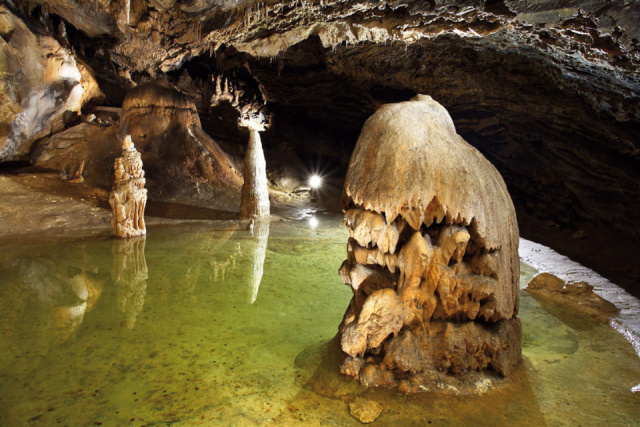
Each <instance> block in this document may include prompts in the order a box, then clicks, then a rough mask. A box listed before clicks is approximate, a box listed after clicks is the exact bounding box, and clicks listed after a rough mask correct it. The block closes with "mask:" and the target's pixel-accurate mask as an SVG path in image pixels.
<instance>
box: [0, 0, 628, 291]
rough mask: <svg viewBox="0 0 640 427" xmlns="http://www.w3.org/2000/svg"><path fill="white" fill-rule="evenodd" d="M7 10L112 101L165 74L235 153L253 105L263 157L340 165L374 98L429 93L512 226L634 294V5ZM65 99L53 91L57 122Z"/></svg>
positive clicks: (70, 1)
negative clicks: (262, 122)
mask: <svg viewBox="0 0 640 427" xmlns="http://www.w3.org/2000/svg"><path fill="white" fill-rule="evenodd" d="M5 3H6V5H7V6H5V8H6V10H9V11H10V12H9V13H10V15H11V16H12V17H13V18H11V19H12V20H13V21H15V19H18V18H15V17H19V20H20V22H22V23H23V24H19V23H18V24H16V23H14V24H12V25H13V27H15V28H16V30H11V29H3V30H2V39H3V42H4V43H5V45H9V46H17V45H16V43H18V41H17V40H18V39H23V38H24V37H26V36H23V35H21V34H23V33H21V32H20V31H21V30H20V31H19V27H20V28H22V27H25V28H27V29H28V30H29V31H30V32H31V33H32V34H38V35H39V36H38V37H39V38H40V39H39V40H41V41H42V40H44V39H45V38H47V40H53V41H55V42H56V43H58V44H60V45H61V46H63V51H64V52H67V53H66V55H72V58H70V59H74V58H75V59H74V60H75V61H76V63H77V64H79V63H80V60H82V61H84V62H85V63H86V64H87V65H88V66H89V67H91V69H93V70H94V76H95V78H96V80H97V81H98V83H99V84H100V88H101V89H102V91H103V92H104V93H105V95H106V99H105V102H106V103H107V104H109V105H111V106H115V107H119V106H120V105H121V103H122V101H123V99H124V97H125V96H126V94H127V92H128V91H129V90H130V89H131V88H133V87H135V86H136V85H138V84H140V83H144V82H148V81H151V80H153V79H154V78H157V77H163V78H167V79H169V80H170V81H171V83H173V84H174V85H176V87H178V88H179V90H180V91H182V92H183V93H184V94H186V95H188V96H190V97H191V98H192V100H193V102H194V105H195V106H196V108H197V110H198V113H199V114H200V117H201V118H202V126H203V128H204V130H205V131H206V132H207V133H209V134H210V135H214V136H215V137H216V139H227V140H228V141H230V143H231V144H232V145H233V144H235V145H236V146H238V145H240V144H242V145H244V141H246V138H247V135H246V134H243V133H242V131H239V130H238V129H237V118H238V114H240V113H241V112H242V110H243V108H245V107H247V106H249V105H252V107H250V109H253V108H254V107H255V106H266V108H267V109H268V110H269V111H270V112H272V113H273V124H272V126H271V127H270V129H269V130H268V131H266V132H264V134H263V135H261V136H262V140H263V144H264V148H265V154H266V157H267V164H269V152H270V151H271V150H274V151H275V150H276V149H277V150H282V149H287V150H293V151H295V152H296V153H298V154H300V156H301V157H302V158H303V159H305V158H308V157H317V156H324V157H325V158H328V159H330V160H331V161H333V163H334V164H337V165H341V166H342V167H343V168H344V167H345V166H346V163H347V161H348V157H349V154H350V153H351V151H352V149H353V147H354V146H355V141H356V139H357V136H358V134H359V131H360V129H361V128H362V125H363V124H364V122H365V120H366V119H367V117H369V116H370V115H371V114H372V113H374V111H375V110H376V109H377V108H378V107H380V106H381V105H383V104H385V103H388V102H398V101H406V100H408V99H410V98H411V97H412V96H414V95H415V94H417V93H426V94H430V95H431V96H432V97H433V98H434V99H436V100H437V101H438V102H440V103H442V105H444V106H445V107H446V108H447V109H448V110H449V111H450V113H451V115H452V117H453V120H454V122H455V124H456V128H457V130H458V132H459V133H460V134H461V135H462V136H463V137H464V138H465V139H466V140H467V141H468V142H469V143H471V144H472V145H473V146H475V147H476V148H478V149H479V150H480V151H481V152H482V153H483V154H484V155H485V156H486V157H487V158H488V159H489V160H490V161H491V162H492V163H493V164H494V165H495V166H496V168H497V169H498V170H499V171H500V173H501V174H502V175H503V177H504V178H505V181H506V183H507V186H508V188H509V191H510V193H511V195H512V198H513V201H514V204H515V206H516V210H517V212H518V216H519V219H520V224H521V232H522V234H523V235H524V236H525V237H528V238H531V239H533V240H536V241H540V242H541V243H545V244H547V245H550V246H552V247H554V248H555V249H556V250H558V251H560V252H562V253H566V254H567V255H570V256H572V257H574V258H576V259H577V260H578V261H581V262H583V263H585V264H587V265H589V266H591V267H593V268H595V269H596V270H598V271H599V272H601V273H603V274H604V275H606V276H608V277H609V278H611V279H613V280H614V281H615V282H617V283H620V284H622V285H625V286H627V287H628V288H629V289H631V290H634V289H635V292H636V293H638V292H640V291H638V290H637V280H638V278H639V277H640V266H639V265H638V264H637V263H636V262H634V260H635V259H637V257H638V256H640V249H639V248H638V245H637V244H635V242H637V240H638V238H639V237H640V236H639V234H638V233H639V232H638V230H639V227H638V224H640V213H639V212H640V206H639V202H638V200H640V185H636V184H637V183H638V182H639V181H640V162H639V153H640V147H639V145H638V144H639V143H638V138H637V136H636V135H638V134H640V109H639V105H640V104H639V102H640V79H639V78H638V75H639V64H640V55H639V44H638V43H639V39H640V26H639V25H638V22H640V6H638V4H637V2H629V1H623V0H612V1H608V2H606V3H603V2H599V1H586V0H558V1H549V0H531V1H520V0H458V1H447V2H444V1H439V0H434V1H413V0H392V1H385V2H379V1H371V0H349V1H336V0H310V1H304V2H301V1H273V0H268V1H265V2H257V1H250V0H241V1H237V2H236V1H233V2H232V1H229V0H216V1H207V2H205V1H188V2H187V1H183V2H180V1H174V0H167V1H164V0H163V1H145V0H131V1H126V2H125V1H118V2H110V1H105V0H93V1H88V2H80V1H77V0H49V1H46V2H45V1H43V0H31V1H29V2H27V1H18V0H13V1H8V2H5ZM6 16H8V15H6V13H4V14H3V17H6ZM13 21H12V22H13ZM7 28H9V27H7ZM14 39H15V40H14ZM25 40H26V39H25ZM34 43H35V42H34ZM31 44H32V45H34V46H35V44H33V43H31ZM3 46H4V45H3ZM38 49H40V48H38ZM5 51H6V49H5ZM11 55H15V53H12V54H11ZM57 55H63V54H62V51H59V53H58V54H57ZM63 56H64V55H63ZM5 57H10V56H5ZM38 61H40V60H38ZM65 61H66V60H65ZM68 62H69V63H71V61H70V60H69V61H68ZM7 63H8V64H13V63H16V64H23V65H18V68H20V67H26V66H27V65H26V62H24V63H23V62H19V61H18V62H11V61H8V62H7ZM74 73H75V72H74ZM14 75H15V76H18V74H15V73H14ZM74 75H75V76H76V77H74V79H72V80H69V81H68V82H67V83H65V84H66V85H67V86H69V85H73V84H74V82H76V81H77V79H78V78H77V75H76V74H74ZM18 77H19V76H18ZM20 78H22V77H20ZM67 86H65V87H67ZM40 87H42V85H41V86H40ZM72 87H73V86H70V87H67V89H65V92H64V93H66V92H69V91H70V90H71V88H72ZM3 92H4V93H3V95H2V96H5V97H10V95H8V94H9V92H8V89H6V86H5V89H3ZM27 92H28V91H27V90H25V93H27ZM25 97H26V94H25V95H24V96H23V97H21V98H20V99H22V100H24V99H27V98H25ZM16 99H17V98H16ZM34 99H36V98H34ZM37 99H40V98H37ZM65 99H66V95H64V94H63V95H60V96H57V95H56V100H57V101H56V105H58V106H57V107H56V108H55V114H54V115H57V116H60V115H62V113H61V111H62V110H64V111H67V109H65V108H63V107H61V105H63V104H64V103H65V102H66V101H65ZM12 102H13V101H12ZM20 102H24V101H20ZM13 105H18V103H16V102H13ZM20 105H22V104H20ZM12 111H17V110H16V109H15V108H14V109H13V110H12ZM38 111H40V110H38ZM71 111H73V109H71ZM11 114H14V113H11ZM47 117H49V116H47ZM52 117H53V116H52ZM10 120H13V119H10ZM47 120H48V119H47ZM6 123H9V122H3V128H2V129H3V131H2V132H3V133H4V134H9V133H10V132H13V131H10V129H13V127H12V126H13V125H7V124H6ZM38 123H39V121H38ZM43 123H46V120H45V121H44V122H43ZM45 128H46V129H45V130H44V131H43V133H40V131H37V132H36V133H37V134H38V135H40V136H38V137H41V136H44V135H46V134H47V133H48V132H50V131H49V130H48V129H49V125H46V126H45ZM34 129H35V128H34ZM56 129H58V127H56ZM3 137H4V135H3ZM34 138H37V137H34ZM31 140H32V139H29V138H27V139H25V140H22V139H21V142H20V144H19V145H20V148H18V145H17V143H16V142H13V143H11V144H9V145H10V146H11V148H10V151H11V152H12V153H13V154H11V157H4V158H5V159H9V158H13V159H24V158H26V155H27V153H28V151H29V147H30V146H31V145H30V144H31V143H30V142H28V141H31ZM14 141H16V140H15V139H14ZM24 141H27V142H24ZM134 141H135V138H134ZM23 144H24V145H23ZM225 149H226V147H225ZM7 152H8V151H7ZM145 164H146V162H145ZM88 167H90V165H89V164H85V168H88ZM268 167H269V166H268ZM151 175H153V174H152V173H150V174H149V177H151ZM150 190H151V188H150ZM593 248H602V250H597V251H596V250H593Z"/></svg>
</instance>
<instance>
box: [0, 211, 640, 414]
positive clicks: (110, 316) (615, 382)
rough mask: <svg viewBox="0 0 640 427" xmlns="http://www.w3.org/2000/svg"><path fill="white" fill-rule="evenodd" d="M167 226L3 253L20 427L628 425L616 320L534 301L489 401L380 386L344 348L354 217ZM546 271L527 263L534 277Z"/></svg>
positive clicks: (2, 285)
mask: <svg viewBox="0 0 640 427" xmlns="http://www.w3.org/2000/svg"><path fill="white" fill-rule="evenodd" d="M315 218H316V219H317V225H315V226H314V225H313V223H312V222H311V221H308V220H304V221H279V222H272V223H271V224H261V223H259V224H257V225H256V228H255V230H254V233H253V235H252V234H251V232H250V231H247V230H245V229H244V227H241V225H240V224H239V223H238V222H237V221H215V222H210V221H207V222H203V221H200V222H190V223H175V224H156V225H154V224H151V225H150V226H149V230H148V235H147V236H146V238H142V239H129V240H116V239H112V238H110V237H108V236H105V235H102V236H98V237H95V236H93V237H91V236H86V237H84V238H75V239H65V240H63V241H59V240H57V241H56V239H53V238H48V237H43V238H42V239H40V241H38V242H33V243H28V242H24V241H21V242H20V243H18V240H15V239H12V238H10V237H5V238H3V239H2V241H1V242H0V278H1V279H2V280H1V282H0V309H1V310H2V313H3V316H2V317H1V318H0V419H1V420H2V424H4V425H24V424H33V425H53V424H57V423H58V424H62V425H100V424H102V425H125V424H126V425H165V424H173V423H177V424H180V425H198V424H202V425H266V424H274V425H290V424H302V423H304V424H305V425H357V424H359V421H357V420H356V419H355V418H353V417H352V416H351V415H350V414H349V403H351V402H353V401H354V399H356V398H357V397H362V398H365V399H367V400H370V401H376V402H379V403H380V404H381V405H382V406H383V408H384V409H383V412H382V414H381V416H380V417H379V418H378V420H377V421H376V422H375V424H377V425H426V424H433V425H461V424H462V425H468V424H481V425H489V424H492V425H506V424H509V425H514V424H517V425H543V424H548V425H603V424H607V425H622V424H633V423H635V422H637V420H638V419H640V405H639V404H638V403H639V401H638V396H637V395H636V394H634V393H632V392H631V388H632V387H633V386H635V385H636V384H637V383H638V382H639V380H640V360H639V359H638V356H637V354H636V353H635V351H634V349H633V347H632V346H631V344H629V342H628V341H626V340H625V339H624V337H623V336H622V335H621V334H619V333H618V332H616V331H614V330H613V329H612V328H611V327H610V326H609V325H608V324H607V323H604V322H601V321H600V322H599V321H597V320H595V319H593V317H592V316H589V315H587V314H585V313H582V312H578V311H575V310H572V309H570V308H568V307H565V306H562V305H561V304H553V303H549V302H543V301H538V300H536V299H534V298H533V297H531V296H529V295H528V294H527V293H526V292H523V293H522V299H521V309H520V318H521V320H522V324H523V355H524V362H523V363H522V364H521V365H520V366H519V368H517V369H516V370H515V372H514V374H513V375H512V377H511V378H510V379H509V380H508V381H502V382H501V381H498V380H494V381H493V382H494V384H495V387H494V388H493V389H490V390H489V391H487V392H484V393H482V394H479V395H465V394H458V393H455V392H454V391H452V390H431V391H426V392H424V393H419V394H416V395H402V394H399V393H398V392H396V391H395V390H391V389H368V390H367V389H365V388H363V387H362V386H360V385H359V383H357V382H355V381H352V380H350V379H347V378H344V377H342V376H340V375H339V373H338V365H339V357H340V356H339V352H338V349H337V347H336V343H335V341H334V340H333V338H334V336H335V334H336V331H337V326H338V324H339V323H340V321H341V319H342V315H343V313H344V310H345V309H346V307H347V305H348V302H349V299H350V297H351V291H350V290H349V289H348V288H347V287H346V286H344V285H343V284H342V282H341V280H340V277H339V275H338V274H337V270H338V267H339V266H340V264H341V262H342V260H343V259H344V257H345V243H346V241H347V237H348V233H347V231H346V230H345V228H344V226H343V225H342V221H341V216H338V215H331V214H321V213H317V214H316V217H315ZM534 273H535V270H534V269H533V268H531V267H528V266H527V265H525V264H523V268H522V274H521V281H522V283H523V284H524V283H526V282H528V280H529V279H530V277H531V276H532V275H533V274H534Z"/></svg>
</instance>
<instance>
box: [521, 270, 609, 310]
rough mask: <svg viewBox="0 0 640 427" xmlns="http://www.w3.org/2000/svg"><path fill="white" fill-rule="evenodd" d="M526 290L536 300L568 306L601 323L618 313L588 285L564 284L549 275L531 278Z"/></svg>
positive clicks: (585, 283) (568, 282) (578, 283)
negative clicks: (545, 300) (589, 315)
mask: <svg viewBox="0 0 640 427" xmlns="http://www.w3.org/2000/svg"><path fill="white" fill-rule="evenodd" d="M526 290H527V292H529V293H530V294H532V295H534V296H535V297H536V298H542V299H547V300H550V301H554V302H555V303H560V304H567V305H570V306H572V307H575V308H577V309H579V310H583V311H585V312H587V313H589V314H591V315H592V316H594V318H597V319H600V320H602V321H608V320H609V318H610V317H611V316H614V315H616V314H618V312H619V311H620V310H618V309H617V308H616V306H615V305H614V304H612V303H611V302H609V301H607V300H605V299H604V298H602V297H600V296H599V295H597V294H595V293H594V292H593V286H591V285H590V284H589V283H587V282H574V281H571V280H570V281H567V282H565V281H564V280H562V279H560V278H559V277H556V276H554V275H553V274H551V273H540V274H538V275H536V276H535V277H533V278H532V279H531V281H530V282H529V284H528V285H527V287H526Z"/></svg>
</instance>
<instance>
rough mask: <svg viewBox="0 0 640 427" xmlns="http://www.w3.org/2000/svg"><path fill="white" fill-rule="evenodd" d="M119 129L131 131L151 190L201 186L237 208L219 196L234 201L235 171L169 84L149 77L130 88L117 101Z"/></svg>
mask: <svg viewBox="0 0 640 427" xmlns="http://www.w3.org/2000/svg"><path fill="white" fill-rule="evenodd" d="M118 135H119V138H124V136H125V135H131V138H132V141H133V142H134V144H135V146H136V147H137V149H138V150H139V151H140V153H141V154H142V159H143V161H144V164H145V171H146V172H147V177H148V179H149V180H150V183H151V185H150V187H149V189H150V191H152V193H153V194H156V195H162V196H164V197H172V198H181V197H183V195H184V193H185V187H189V188H192V187H198V188H199V187H200V186H203V187H204V188H207V192H208V193H209V196H210V199H211V203H212V204H213V205H214V206H219V207H221V208H222V207H224V208H226V210H232V209H234V210H235V209H238V206H237V204H236V205H235V206H233V207H230V206H229V207H228V206H224V205H223V204H222V202H225V200H224V199H227V200H233V201H234V202H235V203H237V201H238V197H237V195H238V192H239V189H240V184H241V182H242V181H241V180H242V177H241V174H240V171H239V170H238V168H237V166H236V164H235V162H234V161H233V160H232V159H231V158H230V157H229V156H228V155H227V154H226V153H225V152H224V151H223V150H222V149H221V148H220V146H219V145H218V144H217V143H216V142H215V141H214V140H213V139H212V138H211V137H210V136H209V135H207V134H206V133H205V132H204V131H203V130H202V127H201V124H200V117H199V115H198V111H197V110H196V107H195V105H194V103H193V101H192V100H191V99H190V98H188V97H187V96H185V95H183V94H181V93H180V92H178V91H177V90H176V89H174V88H173V87H172V86H171V85H170V84H168V83H166V82H163V81H154V82H150V83H145V84H142V85H139V86H137V87H135V88H134V89H132V90H131V91H129V93H128V94H127V96H126V98H125V99H124V101H123V103H122V115H121V118H120V124H119V126H118ZM216 196H218V197H216ZM221 196H222V197H221ZM204 197H205V196H203V198H204ZM226 203H229V202H228V201H227V202H226Z"/></svg>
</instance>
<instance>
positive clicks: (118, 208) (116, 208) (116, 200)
mask: <svg viewBox="0 0 640 427" xmlns="http://www.w3.org/2000/svg"><path fill="white" fill-rule="evenodd" d="M114 167H115V178H116V179H115V182H114V184H113V190H111V194H110V196H109V204H110V205H111V209H112V210H113V218H112V219H111V226H112V227H113V234H114V235H115V236H116V237H134V236H142V235H143V234H146V233H147V228H146V226H145V224H144V208H145V206H146V204H147V190H146V189H145V188H144V184H145V179H144V170H142V158H141V157H140V153H139V152H138V151H137V150H136V147H135V146H134V145H133V142H131V136H130V135H127V136H125V138H124V141H123V143H122V156H121V157H118V158H117V159H116V161H115V166H114Z"/></svg>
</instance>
